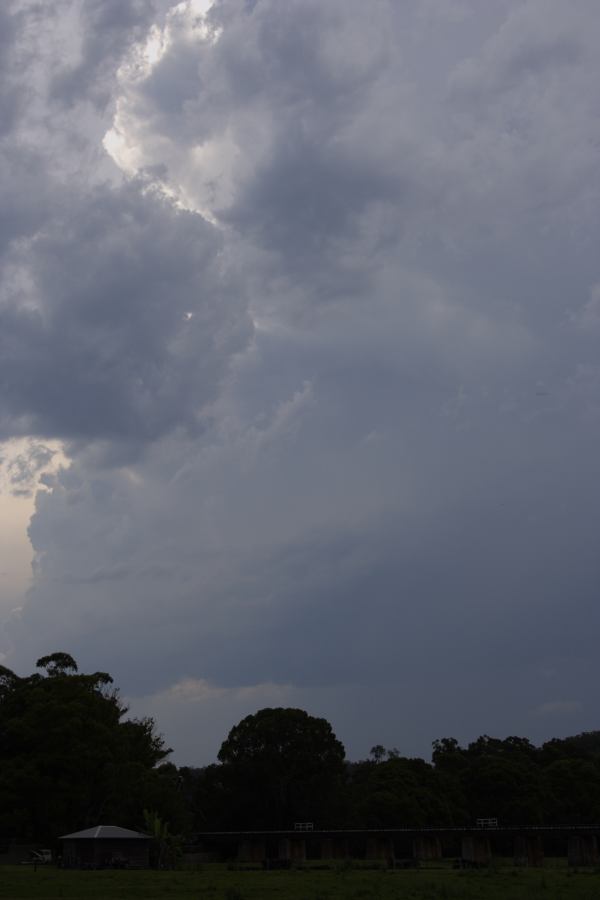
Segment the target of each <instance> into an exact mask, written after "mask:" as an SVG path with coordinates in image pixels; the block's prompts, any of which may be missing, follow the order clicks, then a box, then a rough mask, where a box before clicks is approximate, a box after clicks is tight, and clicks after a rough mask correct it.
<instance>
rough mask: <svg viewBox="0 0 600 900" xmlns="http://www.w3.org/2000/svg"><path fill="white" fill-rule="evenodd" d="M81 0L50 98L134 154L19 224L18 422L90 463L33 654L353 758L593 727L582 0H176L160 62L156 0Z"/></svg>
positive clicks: (57, 553)
mask: <svg viewBox="0 0 600 900" xmlns="http://www.w3.org/2000/svg"><path fill="white" fill-rule="evenodd" d="M77 8H78V9H80V12H81V16H82V21H83V22H84V25H85V27H84V32H85V33H86V37H85V40H84V42H83V44H82V46H83V48H84V53H83V58H82V59H81V60H79V61H77V59H76V55H75V54H74V55H73V59H75V63H73V61H72V60H71V64H70V65H71V68H70V69H69V67H68V66H66V67H65V66H63V67H62V68H61V67H60V66H59V67H58V74H57V75H56V77H55V78H54V80H52V81H51V84H52V86H53V90H54V95H53V97H52V103H53V104H55V106H56V108H58V107H59V106H61V105H62V107H65V106H68V103H66V104H65V103H62V101H61V100H60V98H62V99H63V100H67V101H69V102H71V99H72V98H73V97H77V101H76V108H77V109H79V110H83V109H84V108H85V99H86V98H88V99H91V100H92V101H93V103H92V105H94V104H96V107H95V108H96V110H97V111H96V113H95V115H97V116H100V119H98V121H96V120H95V119H94V120H93V122H92V125H91V126H90V128H91V131H90V133H89V134H88V133H87V132H86V127H87V124H86V126H85V127H84V125H82V126H81V131H82V135H83V136H81V135H80V138H81V140H82V141H84V140H88V141H89V142H91V143H92V144H93V139H92V137H90V134H92V135H95V136H96V137H97V136H98V135H101V134H102V133H103V132H102V127H104V128H105V130H106V131H109V134H108V135H107V138H106V141H105V146H106V147H107V148H108V149H109V150H110V152H111V153H112V154H113V157H114V159H115V160H116V161H117V162H118V163H119V164H120V165H121V166H122V167H123V169H124V170H125V171H126V172H128V173H131V172H138V173H142V174H141V176H140V177H139V179H138V180H137V181H136V180H135V179H134V180H133V181H132V182H130V183H128V184H126V185H125V186H123V185H118V184H116V183H114V184H113V186H112V187H107V186H99V187H97V188H95V189H94V188H92V187H90V185H89V184H88V183H87V182H88V181H94V178H95V174H94V173H95V169H94V168H93V166H92V167H91V168H90V173H89V174H88V175H87V176H86V177H84V176H82V175H81V173H79V174H78V177H77V179H76V183H75V186H74V187H71V189H70V190H69V191H64V192H63V193H61V194H60V202H59V203H52V204H49V205H48V204H47V205H46V206H44V211H43V214H42V213H39V218H40V223H43V228H42V227H41V225H40V227H39V228H35V222H34V220H35V215H36V213H35V210H34V212H33V213H31V212H30V211H29V212H27V213H22V214H20V213H19V212H18V211H17V207H16V206H15V211H14V214H13V215H11V217H10V219H11V221H14V222H16V223H19V222H21V223H22V224H19V225H18V227H16V226H15V231H14V233H13V236H14V235H26V234H31V235H35V236H33V237H31V238H30V239H29V240H26V241H25V240H23V239H20V240H19V241H16V242H14V241H13V244H11V245H10V251H9V255H8V260H9V263H10V268H9V270H7V271H9V274H10V279H9V280H8V281H7V288H6V290H5V293H4V295H3V300H2V305H1V306H0V391H1V393H0V409H1V411H2V419H1V421H2V425H3V429H4V431H3V433H4V434H5V435H6V436H9V435H14V434H31V433H38V434H48V435H50V436H54V437H59V438H62V439H63V440H66V441H68V442H69V445H68V446H69V449H70V453H71V456H72V465H71V467H70V469H68V470H65V471H62V472H59V473H58V474H55V475H48V476H46V477H45V479H44V481H45V484H46V487H47V491H46V492H44V493H40V494H39V495H38V497H37V506H36V514H35V516H34V518H33V520H32V523H31V527H30V537H31V541H32V544H33V547H34V550H35V552H36V579H35V582H34V584H33V587H32V589H31V591H30V594H29V596H28V598H27V601H26V602H25V604H24V605H23V609H22V610H21V611H20V613H19V614H18V615H16V616H14V617H13V619H12V621H11V623H10V629H8V631H7V633H8V634H9V635H10V641H11V643H12V653H13V657H14V658H18V659H22V660H29V658H32V659H33V658H35V657H36V655H41V653H43V652H46V651H48V650H52V649H53V648H54V646H55V645H56V646H67V647H68V648H69V649H70V650H71V651H72V652H73V653H74V654H75V655H76V656H80V657H81V659H82V660H83V659H85V660H86V661H89V665H91V666H92V667H93V666H96V667H97V668H108V669H110V670H111V671H113V672H114V674H115V676H116V677H117V679H118V680H119V681H120V682H121V683H122V685H123V687H124V689H125V690H126V691H127V692H128V693H130V694H135V695H137V696H138V698H139V697H142V695H145V696H144V700H143V702H142V700H140V704H141V706H140V708H143V709H144V711H146V712H148V711H149V712H152V711H153V710H152V701H153V697H154V700H155V702H156V703H157V704H158V706H159V708H161V709H164V710H165V714H169V709H171V708H177V709H179V710H180V712H179V713H177V715H179V716H180V719H179V720H177V721H175V720H174V722H175V724H174V727H177V728H180V729H184V730H185V728H188V729H189V720H190V710H193V709H195V708H196V707H194V704H195V703H198V704H200V706H199V707H197V708H199V709H204V710H205V711H207V715H209V721H210V722H216V721H217V719H218V721H219V722H220V723H221V722H222V719H223V716H224V715H225V713H224V712H223V709H221V711H220V712H219V713H218V714H217V712H216V711H215V710H216V708H217V706H218V705H219V704H221V707H223V708H225V709H230V710H231V715H232V717H234V716H235V715H237V714H238V713H239V712H240V711H241V710H242V708H244V710H245V711H248V712H250V711H252V710H251V709H246V707H245V706H244V704H246V703H250V702H252V703H255V704H256V705H257V706H258V705H261V701H264V702H270V700H273V698H275V701H276V702H277V703H278V704H279V703H282V702H283V703H285V702H286V700H288V701H290V702H293V703H306V704H308V703H311V704H314V706H315V708H318V710H319V711H320V713H321V714H326V715H329V716H330V717H331V718H332V720H333V721H334V723H335V719H336V716H337V715H340V716H341V721H343V726H344V728H345V729H347V731H346V732H345V733H344V734H342V735H341V736H342V737H343V739H344V741H345V742H346V743H347V744H348V745H349V747H350V748H351V751H352V748H353V747H359V744H360V741H361V740H362V739H363V736H362V735H363V732H364V730H365V727H366V726H364V727H362V726H361V722H362V723H368V727H369V729H373V734H372V735H371V736H369V737H368V738H367V739H366V740H371V744H372V743H373V742H375V741H376V740H384V742H388V743H389V744H394V743H399V744H400V745H401V746H402V749H407V743H408V744H409V746H410V749H411V751H412V752H425V750H426V746H427V743H428V741H429V740H431V739H432V738H434V737H438V736H440V735H441V734H443V733H452V732H455V733H457V735H458V736H459V737H462V738H470V737H473V736H475V735H476V734H477V733H479V732H482V731H488V732H493V731H494V730H497V729H498V730H503V731H507V732H512V733H514V732H517V731H521V732H522V733H525V734H527V733H528V734H530V735H531V736H533V737H540V736H541V737H546V736H549V734H550V733H551V729H556V730H558V731H560V730H561V729H563V730H564V729H570V730H577V729H578V728H584V727H595V726H594V725H593V723H592V721H591V712H590V710H591V709H593V705H594V692H595V689H594V684H595V682H596V681H597V661H596V654H595V647H594V643H593V636H594V634H595V632H596V626H597V625H598V621H597V619H598V615H597V612H596V603H595V597H596V591H597V584H598V575H599V572H598V563H597V553H596V546H595V545H596V539H595V538H596V535H597V533H598V526H599V524H600V523H599V522H598V512H597V510H598V508H599V505H598V502H597V501H598V496H597V488H596V485H597V484H598V478H599V475H600V472H599V471H598V466H599V463H598V459H599V458H600V457H599V456H598V453H597V450H596V448H597V444H598V437H599V434H600V403H599V401H598V397H599V396H600V367H599V366H598V362H597V359H598V339H599V337H600V328H599V327H598V322H599V321H600V315H599V312H598V310H599V305H600V304H599V300H598V297H599V296H600V294H599V290H600V289H599V288H598V285H599V284H600V267H599V266H598V259H597V250H596V241H595V235H596V234H597V233H598V230H599V229H600V216H599V213H598V210H599V209H600V205H599V203H598V200H599V199H600V198H599V196H598V192H599V190H600V189H599V187H598V185H600V178H599V176H600V171H599V170H600V160H599V157H598V146H599V141H600V133H599V129H598V124H597V115H596V112H597V110H596V105H597V101H596V96H595V92H594V90H592V89H591V87H590V86H591V85H593V84H595V83H596V82H597V79H598V77H599V76H600V72H599V71H598V70H599V65H598V56H597V52H596V47H597V40H598V38H599V37H600V35H599V27H600V26H599V20H598V17H597V15H596V14H595V9H594V5H593V4H592V5H590V4H588V3H587V2H585V0H581V2H576V3H574V4H572V5H570V6H569V9H567V8H566V7H565V6H564V4H562V3H560V2H554V0H544V2H538V0H527V2H517V0H515V2H514V3H509V2H507V3H502V4H500V3H499V4H497V5H494V9H493V10H492V9H491V7H490V8H487V7H486V8H485V9H484V8H483V7H482V6H481V4H478V3H471V2H465V3H460V4H454V3H450V2H448V4H444V6H443V9H442V6H441V5H438V4H432V3H429V2H422V3H417V2H414V3H412V2H411V3H406V4H402V5H401V7H399V6H398V5H394V4H391V3H387V2H380V3H375V4H369V5H367V4H364V3H358V2H347V0H346V2H337V0H330V2H328V3H316V2H312V0H298V2H296V0H290V2H289V3H285V4H282V3H280V2H276V0H258V2H256V3H250V4H249V3H244V2H241V0H239V2H238V0H223V2H220V3H218V4H217V5H215V7H213V9H212V10H211V12H210V13H209V15H208V17H207V18H203V17H202V16H201V15H200V14H199V12H198V11H197V10H194V9H193V8H192V6H191V5H190V4H180V5H178V6H177V7H174V8H173V9H172V10H171V11H170V12H166V10H165V7H164V6H163V7H162V12H166V15H165V18H164V29H163V31H162V33H161V34H160V35H158V36H159V37H162V43H160V41H159V43H158V44H157V48H158V49H156V55H155V58H154V62H153V63H152V64H151V63H150V62H148V60H146V62H145V63H143V64H142V63H141V62H140V59H141V57H140V56H139V53H140V52H141V51H140V49H139V48H138V49H137V51H135V52H133V56H131V54H130V53H129V51H127V50H126V49H124V48H126V47H127V46H128V42H129V41H130V40H131V36H132V35H136V34H138V33H139V28H140V26H141V23H142V22H143V21H147V19H146V18H145V16H146V12H145V11H144V10H143V9H142V8H141V7H138V6H136V5H135V4H125V5H123V7H122V8H121V7H117V6H116V5H115V4H112V3H103V4H97V3H96V4H83V5H82V6H78V7H77ZM138 13H139V17H138ZM122 16H123V17H125V18H121V17H122ZM162 21H163V19H162V18H161V19H160V22H162ZM91 23H95V25H94V28H93V29H92V27H91ZM113 38H114V40H113ZM121 41H122V42H121ZM161 54H162V55H161ZM119 55H122V56H123V60H122V62H123V65H122V67H121V69H120V73H119V75H118V76H117V75H116V73H115V71H114V68H115V66H116V60H117V56H119ZM136 60H137V64H136ZM78 67H79V68H78ZM111 67H112V68H111ZM69 73H70V74H69ZM75 73H79V75H80V76H81V77H80V78H79V77H78V78H77V79H75ZM61 78H62V79H63V81H62V82H61V80H60V79H61ZM70 78H73V79H75V80H73V81H72V82H71V83H70V82H69V79H70ZM110 84H112V85H117V86H116V87H115V88H114V94H113V96H112V98H111V103H109V104H108V105H107V107H106V109H110V110H111V112H110V115H109V116H108V119H106V118H104V119H103V118H102V116H101V114H100V112H98V106H99V104H98V103H97V99H98V97H100V96H101V92H102V91H105V90H108V88H107V85H110ZM78 92H79V93H78ZM77 104H79V105H78V106H77ZM53 108H54V107H53ZM112 110H114V116H113V113H112ZM64 115H67V122H68V125H69V128H70V129H75V127H76V125H77V121H76V116H75V115H74V114H73V115H72V114H71V113H70V112H69V113H68V114H67V113H64ZM60 121H61V122H64V121H65V120H64V119H61V120H60ZM86 123H87V120H86ZM101 126H102V127H101ZM111 126H112V127H111ZM31 127H32V126H31ZM45 127H48V128H50V129H51V128H52V126H51V124H50V125H49V124H48V123H46V125H45ZM70 133H71V132H69V134H70ZM63 137H64V136H63V134H62V132H61V133H60V135H59V136H58V137H57V136H56V134H55V132H52V140H53V141H56V142H58V143H53V144H52V147H56V146H59V145H60V146H61V147H62V146H64V147H65V154H66V159H67V163H68V166H69V167H70V169H69V171H71V170H72V169H73V168H76V161H77V160H78V155H77V150H76V149H75V148H74V146H73V145H72V143H71V142H70V141H65V140H64V139H63ZM61 141H62V143H61ZM96 149H97V148H96ZM58 156H59V155H57V154H56V153H53V154H52V159H53V161H56V159H58ZM90 158H91V159H94V157H93V154H91V155H90ZM86 159H87V157H86ZM48 165H50V163H48ZM23 177H25V176H23ZM56 177H58V176H56ZM113 179H114V173H113ZM42 181H43V179H42ZM153 182H155V186H154V187H152V184H153ZM48 184H50V181H49V180H48ZM51 184H52V191H55V190H56V184H55V182H52V183H51ZM47 190H50V188H47ZM161 190H162V191H163V193H161ZM41 196H43V191H42V192H41ZM52 196H56V195H55V194H52ZM166 197H168V198H173V197H174V198H176V199H177V202H178V204H179V207H186V208H187V210H188V211H187V212H185V211H183V210H182V209H181V208H179V209H178V208H177V207H176V205H175V204H174V203H173V202H172V199H165V198H166ZM48 207H50V208H51V213H49V212H48ZM24 209H25V210H27V206H26V205H25V206H24ZM194 210H196V211H195V212H194ZM198 211H199V212H200V213H201V214H202V215H199V212H198ZM19 215H21V219H20V218H19ZM202 216H204V218H203V217H202ZM210 222H212V223H214V224H209V223H210ZM7 233H8V232H7ZM248 309H249V310H251V314H252V317H253V319H254V328H252V327H251V323H250V319H249V316H248V312H247V310H248ZM190 313H192V314H193V315H192V316H191V318H190V317H189V314H190ZM123 447H125V448H127V449H129V450H132V449H135V451H136V452H135V453H134V452H130V453H128V454H125V453H124V452H123ZM141 451H143V452H141ZM134 631H135V633H136V635H137V639H136V642H135V644H134V645H132V641H131V638H130V636H131V634H132V632H134ZM24 664H25V663H24ZM586 673H587V674H586ZM584 676H585V677H584ZM244 691H247V692H248V693H247V694H244V693H243V692H244ZM457 698H460V699H459V700H458V701H457ZM264 702H263V703H262V705H264ZM144 703H145V704H146V705H145V706H143V704H144ZM161 704H162V706H161ZM203 704H204V705H203ZM378 710H380V711H378ZM390 710H392V711H397V714H398V717H399V718H401V719H402V721H404V722H410V723H412V724H411V728H412V732H411V736H410V737H408V738H404V739H403V738H402V736H396V735H394V734H392V733H391V728H392V726H390V725H389V721H390V715H391V714H390ZM159 715H160V714H159ZM173 715H175V714H174V713H173ZM211 717H212V718H211ZM175 719H177V717H176V716H175ZM184 720H185V723H187V724H185V725H184V724H182V722H184ZM177 722H178V723H179V724H177ZM229 724H231V723H229ZM202 727H203V728H204V730H207V727H208V726H207V724H206V722H204V723H203V725H202ZM215 727H216V726H215ZM407 727H408V726H407ZM379 728H381V729H382V731H383V732H384V733H382V732H381V731H380V732H378V733H375V732H376V731H377V729H379ZM208 730H210V727H208ZM219 736H222V735H219ZM169 740H170V741H171V743H176V737H171V735H169ZM186 740H188V741H191V738H190V737H189V735H188V737H187V738H186ZM411 742H412V743H411ZM371 744H368V745H367V746H364V747H362V749H360V750H357V751H356V752H366V751H367V750H368V746H370V745H371ZM190 746H191V744H190ZM186 761H187V762H193V761H194V759H193V758H191V757H188V758H187V759H186Z"/></svg>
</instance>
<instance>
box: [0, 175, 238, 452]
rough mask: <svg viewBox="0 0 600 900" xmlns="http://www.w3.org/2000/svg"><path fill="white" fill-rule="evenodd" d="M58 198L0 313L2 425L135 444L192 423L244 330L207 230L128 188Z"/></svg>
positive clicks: (8, 430) (7, 429)
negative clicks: (60, 205)
mask: <svg viewBox="0 0 600 900" xmlns="http://www.w3.org/2000/svg"><path fill="white" fill-rule="evenodd" d="M64 199H65V201H66V202H64V207H65V208H64V211H63V213H62V215H55V217H54V218H53V221H52V225H51V227H48V228H47V229H46V230H45V231H44V232H43V233H42V234H39V235H38V236H36V237H35V238H34V239H33V240H32V241H31V242H30V243H28V244H27V245H26V246H25V247H24V248H23V249H22V250H21V251H20V252H19V253H17V255H16V258H15V259H14V266H15V268H16V270H17V271H16V274H15V276H14V278H15V281H16V282H17V287H15V289H14V290H13V292H12V293H10V294H8V296H7V297H6V299H5V301H4V303H3V304H2V307H1V308H0V335H1V337H0V384H1V388H0V390H1V398H2V399H1V409H2V422H1V430H2V431H3V432H4V435H5V436H7V437H8V436H11V435H14V434H46V435H51V436H54V437H61V438H63V439H67V440H70V439H72V440H75V439H85V440H91V439H93V438H98V439H106V440H113V441H117V442H120V441H124V442H133V443H134V444H135V443H136V442H137V441H148V440H150V439H153V438H155V437H157V436H158V435H160V434H161V433H163V432H164V431H166V430H170V429H172V428H173V427H175V426H182V425H183V426H190V425H193V423H194V422H195V421H196V416H197V415H198V413H199V411H200V410H201V409H202V407H203V406H204V405H205V404H206V403H207V401H209V400H211V399H212V398H213V397H214V392H215V389H216V386H217V384H218V381H219V378H220V377H222V375H223V373H224V371H225V369H226V365H227V361H228V357H229V354H230V353H232V352H235V351H236V350H238V349H239V348H240V347H241V346H243V344H244V343H245V341H246V340H247V338H248V336H249V333H250V331H249V323H248V320H247V318H246V317H245V313H244V309H243V305H242V303H241V302H240V297H239V286H238V285H236V284H234V283H232V282H230V281H228V279H227V277H226V276H224V275H223V273H222V270H221V266H220V262H219V258H218V257H219V252H220V249H221V248H220V240H219V237H218V235H217V233H216V232H215V229H214V228H212V226H210V225H207V224H206V223H205V222H204V221H203V220H202V219H201V218H199V217H198V216H193V215H190V214H189V213H185V212H177V211H174V210H173V209H172V207H171V206H170V204H169V203H167V202H166V201H165V200H162V199H161V198H160V197H157V196H155V195H153V194H152V193H151V192H147V193H144V192H143V190H142V186H141V185H139V186H135V185H134V186H131V187H128V188H124V189H121V190H110V189H104V190H97V191H94V192H91V193H90V194H89V195H88V196H87V197H79V196H78V197H75V198H70V197H66V198H64ZM19 267H22V269H23V281H24V286H23V287H21V288H20V289H19V287H18V274H19ZM17 373H20V376H19V377H17Z"/></svg>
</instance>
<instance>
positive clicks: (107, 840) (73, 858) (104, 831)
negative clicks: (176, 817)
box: [59, 825, 152, 869]
mask: <svg viewBox="0 0 600 900" xmlns="http://www.w3.org/2000/svg"><path fill="white" fill-rule="evenodd" d="M59 840H60V841H61V842H62V864H63V866H65V868H69V869H108V868H115V869H116V868H120V869H126V868H147V867H148V866H149V864H150V843H151V841H152V838H151V837H150V835H148V834H142V832H140V831H130V830H129V829H128V828H119V827H118V826H117V825H96V827H95V828H86V829H85V830H84V831H75V832H73V834H64V835H63V836H62V837H61V838H59Z"/></svg>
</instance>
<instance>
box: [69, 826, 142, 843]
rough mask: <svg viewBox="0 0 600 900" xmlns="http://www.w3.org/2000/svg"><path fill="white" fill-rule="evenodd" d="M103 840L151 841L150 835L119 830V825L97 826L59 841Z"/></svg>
mask: <svg viewBox="0 0 600 900" xmlns="http://www.w3.org/2000/svg"><path fill="white" fill-rule="evenodd" d="M102 838H113V839H114V838H118V839H119V840H138V841H139V840H150V835H149V834H142V832H141V831H130V829H129V828H119V826H118V825H96V826H95V827H94V828H86V829H85V830H84V831H74V832H73V833H72V834H63V835H61V837H60V838H59V840H60V841H65V840H67V839H69V840H80V839H81V840H90V839H92V840H95V839H100V840H102Z"/></svg>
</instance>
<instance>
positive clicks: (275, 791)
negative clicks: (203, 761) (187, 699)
mask: <svg viewBox="0 0 600 900" xmlns="http://www.w3.org/2000/svg"><path fill="white" fill-rule="evenodd" d="M344 757H345V752H344V747H343V744H342V743H341V742H340V741H338V739H337V738H336V736H335V734H334V733H333V730H332V728H331V725H330V724H329V722H327V720H326V719H320V718H316V717H315V716H310V715H309V714H308V713H307V712H305V711H304V710H302V709H292V708H274V709H272V708H267V709H261V710H259V711H258V712H257V713H255V714H254V715H251V716H246V718H245V719H242V721H241V722H240V723H239V724H238V725H236V726H235V727H234V728H232V729H231V731H230V732H229V735H228V737H227V739H226V740H225V741H224V742H223V744H222V746H221V749H220V750H219V760H220V762H221V763H222V766H221V773H220V774H221V776H222V779H223V784H224V788H225V790H228V791H230V792H231V791H235V792H236V794H237V797H238V800H239V806H238V809H239V813H238V815H239V817H240V819H243V821H240V822H239V825H242V824H244V825H252V826H253V827H259V826H261V827H282V828H283V827H290V826H291V824H292V822H294V821H296V820H314V819H319V820H320V821H321V822H322V820H323V818H324V817H325V818H329V817H330V816H331V814H332V810H333V809H334V807H335V802H336V799H335V798H336V795H337V792H338V791H339V788H340V785H341V780H342V777H343V774H344ZM327 804H329V809H328V808H327Z"/></svg>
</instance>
